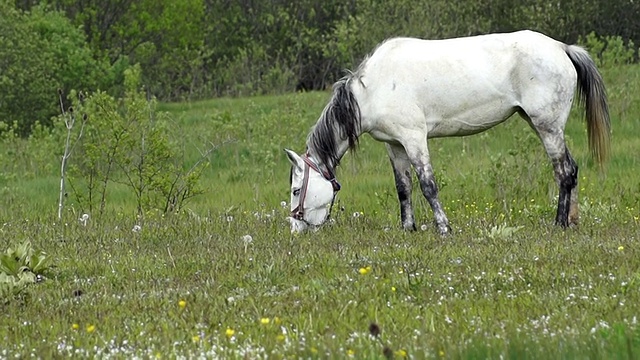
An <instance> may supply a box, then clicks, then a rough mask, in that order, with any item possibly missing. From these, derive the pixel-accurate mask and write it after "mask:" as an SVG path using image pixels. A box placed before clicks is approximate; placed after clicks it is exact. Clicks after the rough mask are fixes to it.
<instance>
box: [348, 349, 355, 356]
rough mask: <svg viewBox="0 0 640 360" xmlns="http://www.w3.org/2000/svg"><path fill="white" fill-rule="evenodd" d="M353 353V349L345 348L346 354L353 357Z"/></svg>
mask: <svg viewBox="0 0 640 360" xmlns="http://www.w3.org/2000/svg"><path fill="white" fill-rule="evenodd" d="M355 354H356V352H355V351H353V350H351V349H349V350H347V355H348V356H350V357H353V356H354V355H355Z"/></svg>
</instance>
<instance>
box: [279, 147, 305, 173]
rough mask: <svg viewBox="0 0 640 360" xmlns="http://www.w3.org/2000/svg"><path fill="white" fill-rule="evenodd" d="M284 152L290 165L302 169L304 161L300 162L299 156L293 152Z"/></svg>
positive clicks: (286, 150) (285, 150)
mask: <svg viewBox="0 0 640 360" xmlns="http://www.w3.org/2000/svg"><path fill="white" fill-rule="evenodd" d="M284 152H286V153H287V157H288V158H289V162H291V165H293V166H295V167H297V168H298V169H301V170H302V169H303V168H304V161H303V160H302V158H301V157H300V155H298V154H296V153H295V151H293V150H289V149H284Z"/></svg>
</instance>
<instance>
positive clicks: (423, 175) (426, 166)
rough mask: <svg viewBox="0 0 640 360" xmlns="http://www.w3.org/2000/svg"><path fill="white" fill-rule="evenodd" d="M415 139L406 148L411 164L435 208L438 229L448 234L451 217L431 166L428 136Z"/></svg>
mask: <svg viewBox="0 0 640 360" xmlns="http://www.w3.org/2000/svg"><path fill="white" fill-rule="evenodd" d="M414 140H415V141H414V142H411V143H409V144H405V147H404V148H405V150H406V152H407V155H408V156H409V159H410V160H411V164H412V165H413V167H414V168H415V170H416V174H417V175H418V180H419V181H420V188H421V189H422V193H423V194H424V197H425V198H426V199H427V201H428V202H429V205H430V206H431V210H433V216H434V217H435V219H436V225H437V226H438V231H439V232H440V234H441V235H446V234H448V233H449V232H450V231H451V227H450V226H449V219H447V215H445V213H444V210H443V209H442V204H440V200H439V199H438V186H437V185H436V179H435V176H434V175H433V168H432V167H431V161H430V158H429V150H428V148H427V141H426V137H425V139H422V140H421V141H420V140H418V139H414Z"/></svg>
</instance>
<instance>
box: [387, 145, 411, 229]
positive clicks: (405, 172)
mask: <svg viewBox="0 0 640 360" xmlns="http://www.w3.org/2000/svg"><path fill="white" fill-rule="evenodd" d="M386 145H387V151H388V152H389V159H390V160H391V166H392V167H393V176H394V178H395V181H396V190H397V191H398V200H399V201H400V218H401V219H402V227H403V228H404V229H405V230H413V231H415V230H416V222H415V219H414V215H413V206H412V205H411V191H412V188H413V184H412V179H411V162H410V161H409V157H408V156H407V153H406V152H405V150H404V148H403V147H402V145H399V144H386Z"/></svg>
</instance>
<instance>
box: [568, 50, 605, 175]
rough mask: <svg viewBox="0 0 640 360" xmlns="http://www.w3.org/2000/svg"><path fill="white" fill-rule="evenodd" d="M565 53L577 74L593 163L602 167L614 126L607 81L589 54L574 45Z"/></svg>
mask: <svg viewBox="0 0 640 360" xmlns="http://www.w3.org/2000/svg"><path fill="white" fill-rule="evenodd" d="M564 51H565V52H566V54H567V56H569V59H570V60H571V62H572V63H573V66H574V67H575V68H576V72H577V73H578V91H579V94H578V102H579V103H581V104H583V105H584V107H585V119H586V122H587V136H588V137H589V149H590V150H591V155H592V156H593V159H594V160H595V161H596V162H597V163H598V164H599V165H600V166H602V165H603V164H604V162H606V160H607V159H608V157H609V152H610V146H611V145H610V141H611V139H610V137H611V122H610V119H609V106H608V105H607V94H606V91H605V88H604V81H603V80H602V76H601V75H600V72H598V69H597V68H596V64H595V63H594V62H593V59H591V57H590V56H589V53H588V52H587V51H586V50H585V49H583V48H581V47H579V46H575V45H567V46H565V49H564Z"/></svg>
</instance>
